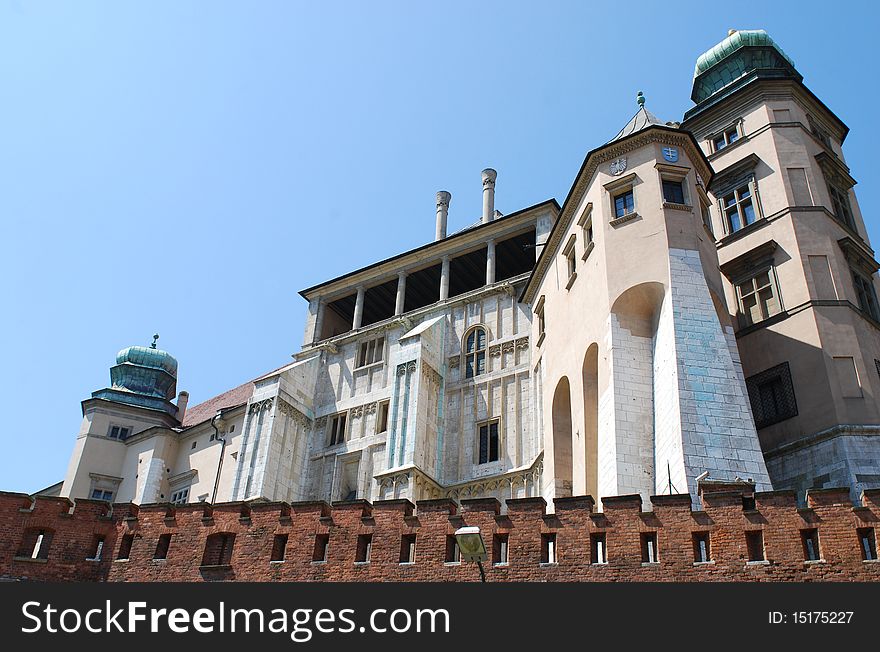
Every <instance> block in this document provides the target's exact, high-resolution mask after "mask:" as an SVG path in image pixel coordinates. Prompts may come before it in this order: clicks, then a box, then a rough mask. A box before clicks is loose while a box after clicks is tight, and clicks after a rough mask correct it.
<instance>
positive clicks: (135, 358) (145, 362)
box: [116, 346, 177, 378]
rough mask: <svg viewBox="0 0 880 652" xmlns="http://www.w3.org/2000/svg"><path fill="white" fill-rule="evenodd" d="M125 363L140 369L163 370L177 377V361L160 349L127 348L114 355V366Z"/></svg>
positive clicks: (144, 347)
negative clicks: (137, 366) (138, 366)
mask: <svg viewBox="0 0 880 652" xmlns="http://www.w3.org/2000/svg"><path fill="white" fill-rule="evenodd" d="M126 362H130V363H132V364H136V365H140V366H142V367H152V368H153V369H164V370H165V371H167V372H168V373H169V374H171V375H172V376H174V377H175V378H176V377H177V360H175V359H174V357H173V356H172V355H171V354H170V353H168V352H167V351H162V350H161V349H154V348H152V347H148V346H129V347H128V348H125V349H122V350H121V351H120V352H119V353H117V354H116V364H123V363H126Z"/></svg>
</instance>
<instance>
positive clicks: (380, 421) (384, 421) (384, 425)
mask: <svg viewBox="0 0 880 652" xmlns="http://www.w3.org/2000/svg"><path fill="white" fill-rule="evenodd" d="M390 405H391V403H390V402H389V401H382V402H380V403H379V408H378V411H377V413H376V432H377V433H379V432H385V431H387V430H388V408H389V407H390Z"/></svg>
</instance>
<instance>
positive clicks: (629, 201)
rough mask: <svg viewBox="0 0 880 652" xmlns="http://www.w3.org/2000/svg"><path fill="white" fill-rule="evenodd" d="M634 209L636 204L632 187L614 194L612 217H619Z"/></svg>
mask: <svg viewBox="0 0 880 652" xmlns="http://www.w3.org/2000/svg"><path fill="white" fill-rule="evenodd" d="M635 209H636V205H635V199H634V196H633V189H632V188H629V189H627V190H624V191H623V192H621V193H619V194H617V195H614V217H616V218H620V217H625V216H627V215H631V214H632V213H634V212H635Z"/></svg>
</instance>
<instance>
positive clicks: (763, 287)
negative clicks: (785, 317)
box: [736, 268, 780, 326]
mask: <svg viewBox="0 0 880 652" xmlns="http://www.w3.org/2000/svg"><path fill="white" fill-rule="evenodd" d="M775 276H776V275H775V274H774V272H773V268H770V269H767V270H764V271H763V272H761V273H760V274H757V275H756V276H753V277H752V278H750V279H747V280H745V281H741V282H739V283H737V285H736V297H737V301H738V302H739V313H740V322H741V324H742V326H750V325H752V324H757V323H758V322H760V321H763V320H765V319H767V318H768V317H770V316H771V315H775V314H776V313H778V312H779V311H780V306H779V298H778V296H777V290H776V279H775Z"/></svg>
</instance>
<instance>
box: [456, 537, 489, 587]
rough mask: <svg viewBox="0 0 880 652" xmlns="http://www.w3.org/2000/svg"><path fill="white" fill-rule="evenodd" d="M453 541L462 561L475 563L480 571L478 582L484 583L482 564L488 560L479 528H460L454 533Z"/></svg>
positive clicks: (484, 575)
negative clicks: (456, 543) (456, 545)
mask: <svg viewBox="0 0 880 652" xmlns="http://www.w3.org/2000/svg"><path fill="white" fill-rule="evenodd" d="M455 540H456V541H457V542H458V551H459V554H460V555H461V558H462V560H463V561H475V562H477V566H478V567H479V569H480V580H481V581H483V582H485V581H486V573H485V571H484V570H483V562H484V561H487V560H488V559H489V554H488V553H487V552H486V544H485V543H483V536H482V535H481V534H480V528H478V527H476V526H471V527H460V528H458V529H457V530H456V531H455Z"/></svg>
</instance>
